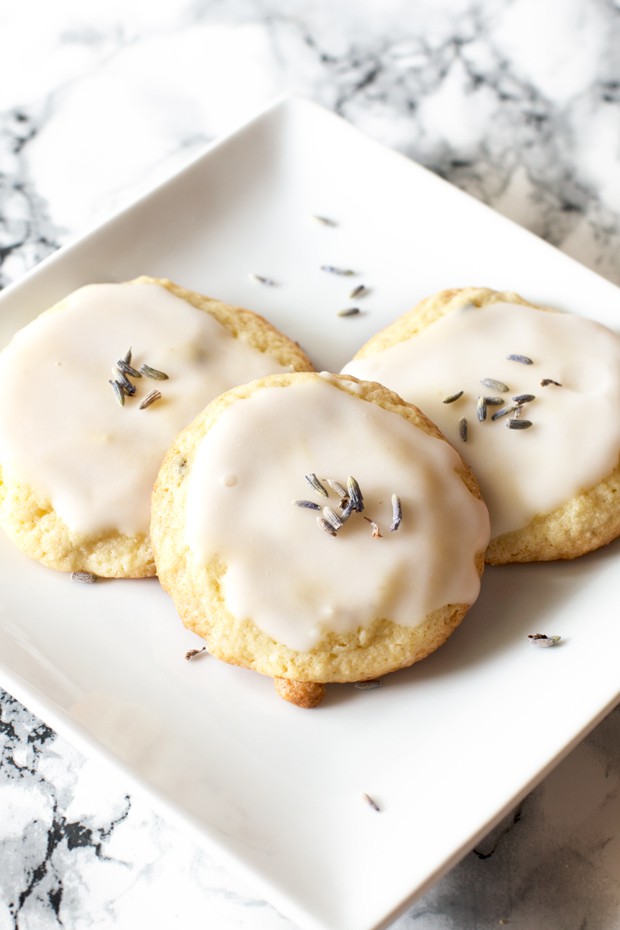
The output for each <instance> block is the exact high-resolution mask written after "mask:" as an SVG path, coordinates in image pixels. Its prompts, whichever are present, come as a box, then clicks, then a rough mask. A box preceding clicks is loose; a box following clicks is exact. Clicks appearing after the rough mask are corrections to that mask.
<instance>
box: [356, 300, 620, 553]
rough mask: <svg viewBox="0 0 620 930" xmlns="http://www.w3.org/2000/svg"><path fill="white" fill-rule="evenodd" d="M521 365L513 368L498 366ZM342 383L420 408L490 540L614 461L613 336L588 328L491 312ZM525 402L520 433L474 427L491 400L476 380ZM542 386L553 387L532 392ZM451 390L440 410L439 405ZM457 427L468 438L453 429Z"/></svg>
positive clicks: (617, 406) (619, 395) (440, 331)
mask: <svg viewBox="0 0 620 930" xmlns="http://www.w3.org/2000/svg"><path fill="white" fill-rule="evenodd" d="M513 353H517V354H521V355H524V356H527V357H529V358H531V359H532V360H533V364H532V365H524V364H521V363H519V362H515V361H511V360H508V359H507V358H506V356H507V355H509V354H513ZM344 371H345V372H348V373H350V374H353V375H356V376H357V377H359V378H366V379H368V380H373V381H379V382H381V383H383V384H385V385H387V386H388V387H390V388H392V390H394V391H396V392H397V393H398V394H400V395H401V396H402V397H404V398H405V399H406V400H409V401H411V402H412V403H414V404H416V405H417V406H418V407H420V408H421V409H422V410H423V411H424V412H425V413H426V414H427V416H428V417H429V418H430V419H431V420H433V421H434V422H435V423H436V424H437V425H438V426H439V427H440V429H441V430H442V431H443V432H444V434H445V435H446V436H447V437H448V439H449V440H450V441H451V442H452V443H453V444H454V445H455V446H456V447H457V448H458V450H459V452H461V454H462V455H463V458H464V459H465V460H466V461H467V462H468V463H469V465H470V466H471V468H472V469H473V471H474V473H475V475H476V477H477V479H478V482H479V484H480V488H481V490H482V494H483V496H484V498H485V500H486V502H487V504H488V506H489V511H490V513H491V527H492V535H493V536H494V537H495V536H498V535H501V534H502V533H505V532H508V531H510V530H516V529H520V528H521V527H523V526H526V525H527V524H528V523H529V522H530V520H531V519H532V518H533V517H534V516H536V514H539V513H547V512H549V511H551V510H553V509H555V508H556V507H558V506H560V505H561V504H563V503H564V502H565V501H568V500H569V499H570V498H572V497H573V496H574V495H575V494H577V493H578V492H579V491H581V490H584V489H587V488H589V487H592V486H593V485H594V484H596V483H597V482H598V481H600V480H601V479H603V478H605V477H606V476H607V475H608V474H610V472H611V471H612V470H613V469H614V468H615V466H616V465H617V463H618V455H619V452H620V417H619V416H618V411H619V410H620V337H619V336H618V335H617V334H616V333H614V332H612V331H611V330H609V329H607V328H606V327H604V326H601V325H600V324H598V323H595V322H593V321H591V320H587V319H584V318H582V317H578V316H574V315H571V314H564V313H548V312H541V311H540V310H536V309H533V308H530V307H526V306H521V305H515V304H508V303H497V304H491V305H487V306H485V307H483V308H476V307H472V306H471V305H468V306H467V307H463V308H462V309H459V310H455V311H453V312H450V313H448V314H446V315H445V316H444V317H442V318H441V319H439V320H437V321H436V322H434V323H432V324H431V325H430V326H428V327H427V328H426V329H424V330H423V331H422V332H421V333H419V334H418V335H416V336H415V337H413V338H411V339H409V340H406V341H404V342H401V343H399V344H397V345H394V346H392V347H390V348H388V349H386V350H384V351H383V352H380V353H378V354H376V355H373V356H369V357H368V358H364V359H359V360H354V361H351V362H349V363H348V364H347V365H346V366H345V368H344ZM488 377H490V378H495V379H497V380H499V381H502V382H504V383H505V384H506V385H507V386H508V387H509V388H510V390H509V391H508V392H507V393H504V394H503V395H502V396H504V397H506V399H507V400H508V401H509V400H510V398H511V397H513V396H514V395H517V394H522V393H531V394H534V395H535V396H536V399H535V400H534V401H533V402H532V403H530V404H527V405H526V406H525V407H524V408H523V412H522V417H523V418H527V419H529V420H530V421H531V422H532V424H533V425H532V427H531V428H530V429H527V430H519V431H516V430H514V431H513V430H511V429H507V428H506V421H507V419H508V417H504V418H501V419H498V420H496V421H492V420H491V419H490V417H491V414H492V413H493V412H495V411H496V410H497V409H498V408H497V407H489V409H488V418H487V420H485V421H484V422H478V420H477V417H476V399H477V397H478V396H480V395H495V394H497V393H498V392H497V391H496V390H494V389H490V388H488V387H484V386H483V385H482V384H481V383H480V379H482V378H488ZM543 378H553V379H554V380H555V381H558V382H560V383H561V385H562V387H556V386H554V385H549V386H547V387H541V384H540V382H541V380H542V379H543ZM459 390H463V391H464V394H463V396H462V397H461V398H460V399H459V400H458V401H456V402H454V403H451V404H445V403H443V398H445V397H446V396H449V395H450V394H452V393H454V392H456V391H459ZM463 416H464V417H466V418H467V421H468V439H467V442H463V441H462V440H461V439H460V437H459V426H458V422H459V419H460V418H461V417H463Z"/></svg>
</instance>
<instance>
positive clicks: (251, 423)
mask: <svg viewBox="0 0 620 930" xmlns="http://www.w3.org/2000/svg"><path fill="white" fill-rule="evenodd" d="M458 461H459V459H458V456H457V455H456V454H455V452H454V450H453V449H452V448H451V447H450V446H449V445H448V444H447V443H446V442H444V441H443V440H438V439H435V438H432V437H429V436H427V435H426V434H425V433H424V432H423V431H422V430H419V429H416V428H415V427H413V426H412V425H411V423H409V422H407V421H405V420H404V419H403V418H402V417H401V416H400V415H398V414H395V413H391V412H388V411H385V410H383V409H381V408H379V407H378V406H376V405H375V404H372V403H369V402H367V401H365V400H363V399H361V398H359V397H356V396H351V395H350V394H348V393H346V392H344V391H342V390H340V389H339V388H337V387H334V386H333V384H330V381H329V380H328V379H325V378H319V377H317V378H316V379H314V380H313V381H312V382H308V381H304V382H303V383H302V382H297V383H296V384H292V385H289V386H287V387H284V388H282V387H275V386H268V387H263V388H261V389H260V390H258V391H256V392H255V393H254V394H253V395H251V396H250V397H249V398H248V399H247V400H242V401H237V402H235V403H233V404H232V405H231V406H230V407H228V408H227V409H226V411H225V412H224V413H222V414H221V415H220V417H219V418H218V420H217V421H216V423H215V424H214V426H213V427H212V428H211V429H210V430H209V432H208V433H207V435H206V437H205V438H204V439H203V440H202V442H201V444H200V446H199V448H198V450H197V454H196V459H195V462H194V465H193V467H192V470H191V472H190V475H189V477H188V479H187V480H188V482H189V484H188V496H187V509H186V539H187V543H188V546H189V548H190V550H191V552H192V557H193V558H194V559H195V560H196V562H197V564H206V563H207V562H208V561H209V560H210V559H211V558H212V557H214V556H216V555H219V556H220V557H221V558H222V559H223V560H224V562H225V563H226V565H227V570H226V573H225V575H224V579H223V591H224V596H225V599H226V604H227V606H228V608H229V610H230V611H231V613H232V614H233V615H234V616H235V617H237V618H238V619H243V618H246V617H251V618H252V619H253V620H254V622H255V624H256V625H257V626H258V627H259V628H260V629H262V630H263V631H264V632H266V633H267V634H269V635H270V636H271V637H272V638H273V639H275V640H276V641H277V642H281V643H285V644H286V645H288V646H289V647H290V648H292V649H295V650H298V651H307V650H309V649H311V648H312V647H313V646H315V645H316V644H317V643H318V642H319V641H320V639H321V637H322V636H323V635H324V634H325V633H326V632H328V631H336V632H342V633H349V632H352V631H355V630H357V629H358V628H359V627H364V626H367V625H368V624H369V623H371V622H372V620H374V619H375V618H377V617H389V618H391V619H392V620H395V621H396V622H397V623H400V624H402V625H403V626H415V625H416V624H419V623H420V622H421V621H422V620H423V619H424V617H425V616H426V615H427V614H428V613H429V612H430V611H431V610H434V609H436V608H439V607H441V606H443V605H445V604H449V603H466V604H471V603H473V602H474V600H475V599H476V597H477V595H478V591H479V578H478V573H477V571H476V569H475V564H474V555H475V553H476V552H480V551H482V550H484V549H485V548H486V545H487V542H488V532H489V524H488V514H487V511H486V507H485V506H484V504H482V502H481V501H479V500H477V499H476V498H474V497H473V495H472V494H471V493H470V492H469V491H468V490H467V488H466V487H465V486H464V485H463V483H462V481H461V479H460V478H458V477H457V476H456V475H455V473H454V469H455V467H456V466H457V464H458ZM310 472H315V473H316V474H318V475H319V477H321V476H325V477H329V478H334V479H336V480H338V481H340V482H341V483H346V481H347V478H348V476H349V475H353V476H354V477H355V478H356V479H357V480H358V482H359V484H360V487H361V490H362V493H363V495H364V501H365V510H364V513H363V514H359V513H355V514H353V515H352V516H351V517H350V518H349V520H348V521H347V522H346V523H345V525H344V527H343V528H342V529H341V530H340V531H339V533H338V535H337V537H336V538H334V537H332V536H330V535H328V534H327V533H326V532H325V531H324V530H322V529H321V528H320V527H319V526H317V523H316V517H317V512H316V511H311V510H306V509H303V508H300V507H297V506H295V505H294V503H293V501H294V500H297V499H311V500H314V501H316V502H317V503H319V504H324V503H327V501H325V500H324V499H323V498H321V497H320V496H317V494H316V493H315V492H313V490H312V489H311V487H310V486H309V484H308V483H307V481H306V480H305V478H304V475H306V474H308V473H310ZM233 474H234V475H235V477H236V479H237V480H236V482H235V483H234V484H232V483H230V482H229V481H227V480H222V476H229V475H233ZM393 493H396V494H398V495H399V496H400V497H401V500H402V509H403V521H402V524H401V526H400V528H399V529H398V530H397V531H396V532H390V524H391V516H392V507H391V495H392V494H393ZM330 504H331V506H332V507H337V504H338V500H337V498H336V496H335V495H334V494H332V495H331V497H330ZM366 516H367V517H369V518H371V519H373V520H375V521H376V522H377V523H378V524H379V526H380V528H381V531H382V533H383V535H382V537H381V538H376V539H373V537H372V531H371V525H370V523H369V522H368V521H367V520H366V519H364V517H366Z"/></svg>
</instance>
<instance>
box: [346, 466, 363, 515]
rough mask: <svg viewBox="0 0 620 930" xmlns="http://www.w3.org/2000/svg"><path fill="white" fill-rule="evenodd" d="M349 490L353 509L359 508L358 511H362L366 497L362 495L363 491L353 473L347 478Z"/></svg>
mask: <svg viewBox="0 0 620 930" xmlns="http://www.w3.org/2000/svg"><path fill="white" fill-rule="evenodd" d="M347 490H348V492H349V500H350V502H351V506H352V509H353V510H357V512H358V513H361V512H362V511H363V509H364V498H363V497H362V492H361V490H360V486H359V484H358V483H357V481H356V480H355V478H354V477H353V476H352V475H349V477H348V478H347Z"/></svg>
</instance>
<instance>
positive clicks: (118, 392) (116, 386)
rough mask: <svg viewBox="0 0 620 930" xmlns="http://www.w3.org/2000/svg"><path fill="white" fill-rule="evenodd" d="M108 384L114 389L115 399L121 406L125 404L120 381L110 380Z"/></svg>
mask: <svg viewBox="0 0 620 930" xmlns="http://www.w3.org/2000/svg"><path fill="white" fill-rule="evenodd" d="M109 384H111V385H112V390H113V391H114V396H115V397H116V400H117V401H118V403H119V404H120V405H121V407H124V406H125V392H124V390H123V385H122V384H121V382H120V381H110V382H109Z"/></svg>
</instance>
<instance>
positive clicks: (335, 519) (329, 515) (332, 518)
mask: <svg viewBox="0 0 620 930" xmlns="http://www.w3.org/2000/svg"><path fill="white" fill-rule="evenodd" d="M323 518H324V519H325V520H326V521H327V522H328V523H329V525H330V526H332V527H333V528H334V529H335V530H339V529H340V528H341V527H342V526H344V521H343V520H342V518H341V517H339V516H338V514H337V513H336V511H335V510H334V509H333V507H323Z"/></svg>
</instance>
